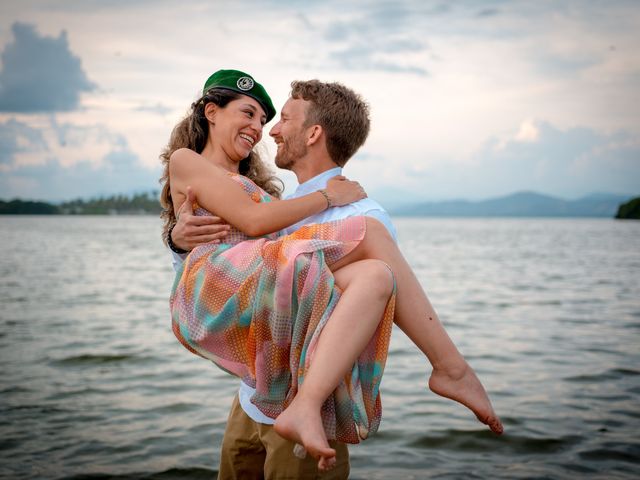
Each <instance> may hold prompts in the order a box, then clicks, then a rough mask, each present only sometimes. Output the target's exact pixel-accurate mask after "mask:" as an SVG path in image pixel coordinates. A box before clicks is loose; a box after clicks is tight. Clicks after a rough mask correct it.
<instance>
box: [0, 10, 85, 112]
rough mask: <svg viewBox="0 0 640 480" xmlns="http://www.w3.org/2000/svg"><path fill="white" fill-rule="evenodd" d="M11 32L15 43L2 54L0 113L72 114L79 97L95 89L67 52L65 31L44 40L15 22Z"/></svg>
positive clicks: (9, 45) (75, 59)
mask: <svg viewBox="0 0 640 480" xmlns="http://www.w3.org/2000/svg"><path fill="white" fill-rule="evenodd" d="M11 31H12V32H13V37H14V41H13V43H10V44H8V45H7V46H6V48H5V50H4V51H3V52H2V71H1V72H0V111H4V112H56V111H69V110H74V109H76V108H77V107H78V105H79V103H80V93H82V92H88V91H92V90H94V89H95V88H96V85H95V84H94V83H92V82H91V81H89V79H88V78H87V75H86V74H85V72H84V70H83V69H82V64H81V61H80V59H79V58H78V57H77V56H75V55H74V54H73V53H72V52H71V50H70V49H69V42H68V39H67V33H66V31H62V32H61V33H60V35H59V36H58V38H54V37H45V36H40V35H38V32H36V30H35V27H34V26H32V25H29V24H24V23H18V22H16V23H14V24H13V25H12V27H11Z"/></svg>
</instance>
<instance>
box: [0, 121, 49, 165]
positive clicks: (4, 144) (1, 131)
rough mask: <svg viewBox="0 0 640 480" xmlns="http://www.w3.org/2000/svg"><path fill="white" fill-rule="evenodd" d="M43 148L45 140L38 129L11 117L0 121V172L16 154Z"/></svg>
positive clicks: (12, 160) (11, 162)
mask: <svg viewBox="0 0 640 480" xmlns="http://www.w3.org/2000/svg"><path fill="white" fill-rule="evenodd" d="M45 149H46V142H45V139H44V136H43V135H42V132H40V131H39V130H36V129H34V128H31V127H30V126H29V125H27V124H26V123H22V122H19V121H17V120H15V119H13V118H12V119H10V120H8V121H7V122H5V123H0V172H4V171H7V170H9V169H10V167H11V165H12V164H13V162H14V158H15V157H16V156H17V155H20V154H23V153H27V152H32V151H34V150H35V151H44V150H45Z"/></svg>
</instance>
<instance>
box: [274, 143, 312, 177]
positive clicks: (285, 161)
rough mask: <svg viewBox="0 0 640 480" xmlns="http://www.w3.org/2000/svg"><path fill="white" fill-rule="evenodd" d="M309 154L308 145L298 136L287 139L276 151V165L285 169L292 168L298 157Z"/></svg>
mask: <svg viewBox="0 0 640 480" xmlns="http://www.w3.org/2000/svg"><path fill="white" fill-rule="evenodd" d="M306 154H307V146H306V145H305V144H304V143H303V142H302V140H301V139H300V138H299V137H298V136H295V137H292V138H291V140H290V141H287V140H285V141H284V143H283V144H282V146H281V147H280V148H279V149H278V152H277V153H276V167H278V168H282V169H283V170H292V169H293V167H294V165H295V164H296V162H297V161H298V159H300V158H302V157H304V156H305V155H306Z"/></svg>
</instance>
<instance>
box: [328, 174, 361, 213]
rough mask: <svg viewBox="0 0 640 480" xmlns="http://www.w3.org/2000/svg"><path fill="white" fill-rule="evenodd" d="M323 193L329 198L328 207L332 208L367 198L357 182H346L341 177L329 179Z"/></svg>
mask: <svg viewBox="0 0 640 480" xmlns="http://www.w3.org/2000/svg"><path fill="white" fill-rule="evenodd" d="M325 191H326V192H327V195H328V196H329V200H330V206H332V207H339V206H341V205H346V204H348V203H353V202H357V201H358V200H362V199H363V198H367V193H366V192H365V191H364V188H362V186H360V184H359V183H358V182H353V181H351V180H347V178H346V177H343V176H342V175H338V176H336V177H333V178H332V179H330V180H329V181H328V182H327V188H326V190H325Z"/></svg>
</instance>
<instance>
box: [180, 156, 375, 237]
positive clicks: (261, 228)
mask: <svg viewBox="0 0 640 480" xmlns="http://www.w3.org/2000/svg"><path fill="white" fill-rule="evenodd" d="M169 175H170V177H171V196H172V198H173V202H174V208H175V206H176V205H178V206H179V205H180V204H181V203H182V201H183V200H184V198H185V192H186V189H187V186H189V185H190V186H191V188H192V189H193V191H194V193H195V195H196V199H197V201H198V204H199V205H200V206H202V207H204V208H205V209H206V210H208V211H210V212H211V213H214V214H216V215H218V216H219V217H222V218H223V219H224V220H225V221H227V222H228V223H230V224H231V225H233V226H234V227H236V228H237V229H238V230H240V231H242V232H244V233H246V234H247V235H249V236H251V237H257V236H260V235H264V234H266V233H271V232H276V231H278V230H281V229H283V228H285V227H288V226H290V225H293V224H294V223H297V222H299V221H300V220H302V219H303V218H306V217H309V216H311V215H314V214H316V213H320V212H322V211H323V210H325V209H326V208H327V199H326V198H325V196H324V195H323V194H322V193H320V192H313V193H310V194H308V195H304V196H302V197H298V198H295V199H291V200H282V201H278V202H268V203H256V202H254V201H253V200H251V198H249V196H248V195H247V194H246V192H245V191H244V190H243V189H242V187H241V186H240V185H238V183H237V182H235V181H234V180H232V179H231V178H230V177H229V176H228V174H227V172H226V171H224V170H223V169H222V168H220V167H217V166H215V165H214V164H212V163H211V162H209V161H208V160H206V159H205V158H204V157H202V156H201V155H199V154H197V153H195V152H194V151H192V150H189V149H186V148H181V149H179V150H176V151H175V152H174V153H173V154H172V155H171V159H170V163H169ZM365 196H366V195H365V194H364V193H363V192H362V189H361V188H360V187H359V185H358V184H357V182H350V181H348V180H345V181H343V182H339V184H338V185H333V186H332V191H331V201H332V204H333V205H334V206H337V205H345V204H347V203H351V202H354V201H356V200H360V199H362V198H364V197H365Z"/></svg>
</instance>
